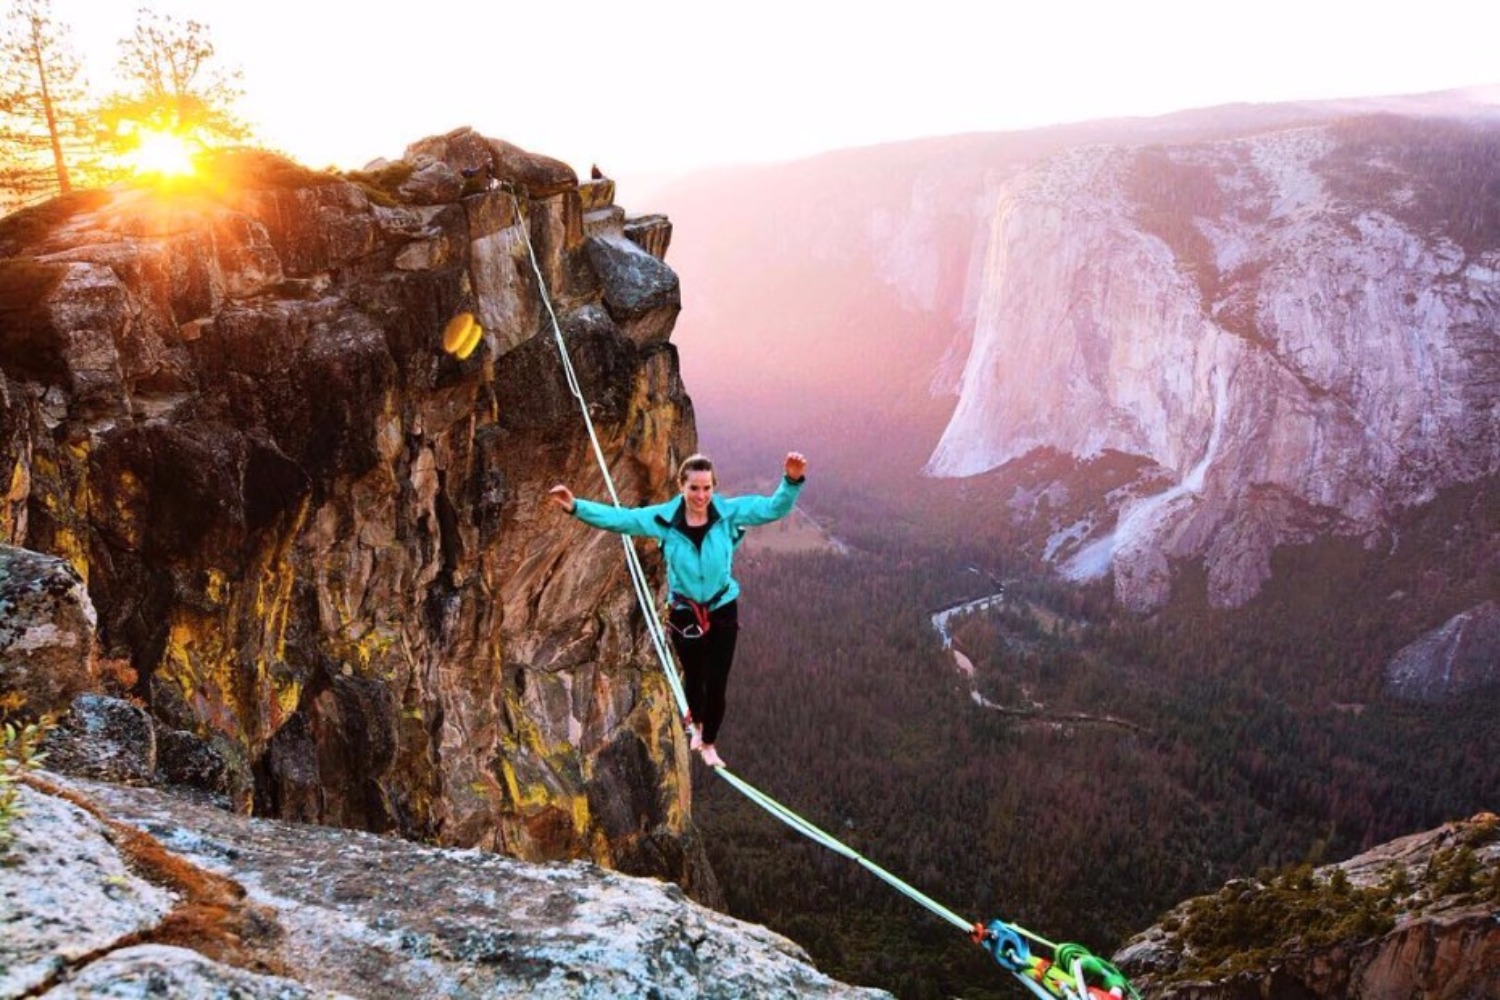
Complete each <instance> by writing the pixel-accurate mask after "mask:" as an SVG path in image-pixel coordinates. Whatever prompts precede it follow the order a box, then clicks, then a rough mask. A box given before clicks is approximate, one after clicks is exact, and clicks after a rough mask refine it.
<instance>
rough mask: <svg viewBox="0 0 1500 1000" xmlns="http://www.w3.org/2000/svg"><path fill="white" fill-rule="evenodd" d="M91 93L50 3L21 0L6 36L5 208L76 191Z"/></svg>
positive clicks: (0, 160)
mask: <svg viewBox="0 0 1500 1000" xmlns="http://www.w3.org/2000/svg"><path fill="white" fill-rule="evenodd" d="M84 108H85V91H84V88H83V86H82V83H81V81H80V67H79V63H78V59H77V57H76V56H75V55H74V54H73V51H72V49H71V48H70V47H69V43H68V29H67V26H66V25H63V24H60V23H58V22H57V21H54V20H53V18H52V4H51V0H17V2H16V3H15V5H14V6H13V7H11V10H10V12H9V14H8V15H7V18H6V23H5V29H4V35H3V36H0V203H3V204H6V205H7V206H8V207H12V208H13V207H16V206H18V205H21V204H25V203H26V202H28V201H34V200H37V199H38V198H41V197H45V196H47V195H51V194H66V193H67V192H68V191H70V190H71V189H72V187H73V176H72V172H71V171H70V170H69V159H70V158H76V157H77V156H79V155H81V143H82V142H83V141H84V139H85V137H86V135H87V129H86V127H85V121H86V117H85V111H84Z"/></svg>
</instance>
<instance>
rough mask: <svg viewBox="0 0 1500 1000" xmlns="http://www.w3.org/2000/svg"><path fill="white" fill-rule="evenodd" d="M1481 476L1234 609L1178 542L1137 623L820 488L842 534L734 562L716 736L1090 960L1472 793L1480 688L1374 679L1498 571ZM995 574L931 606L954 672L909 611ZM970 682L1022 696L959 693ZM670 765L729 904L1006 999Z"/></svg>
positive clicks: (1304, 556)
mask: <svg viewBox="0 0 1500 1000" xmlns="http://www.w3.org/2000/svg"><path fill="white" fill-rule="evenodd" d="M809 492H810V493H811V491H809ZM1495 496H1496V493H1495V491H1494V484H1493V483H1488V484H1480V485H1477V486H1475V487H1472V488H1467V489H1465V490H1462V491H1457V492H1455V493H1453V494H1450V495H1447V496H1445V497H1444V498H1441V499H1440V501H1439V502H1438V503H1436V504H1434V505H1432V506H1431V507H1430V508H1428V509H1426V510H1425V511H1424V512H1422V513H1421V514H1420V515H1414V516H1413V517H1412V518H1411V519H1410V520H1409V523H1407V524H1404V525H1403V526H1402V530H1403V531H1404V532H1405V533H1406V534H1405V536H1404V537H1405V538H1406V540H1407V542H1406V544H1404V545H1403V546H1402V548H1401V549H1400V550H1399V551H1398V552H1397V553H1396V554H1395V555H1391V554H1389V553H1372V552H1370V551H1367V550H1365V549H1364V548H1362V547H1360V546H1359V545H1356V544H1353V543H1346V542H1340V541H1336V540H1335V541H1327V542H1322V543H1317V544H1315V545H1311V546H1307V547H1305V548H1303V549H1299V550H1296V551H1292V552H1284V553H1281V554H1280V555H1278V559H1277V564H1276V567H1275V570H1276V576H1275V578H1274V579H1273V581H1272V584H1271V585H1270V586H1268V588H1267V589H1266V591H1265V592H1264V593H1263V594H1262V595H1261V597H1260V598H1259V599H1257V601H1256V602H1254V603H1253V604H1252V605H1251V606H1249V607H1246V608H1244V609H1239V610H1236V611H1222V610H1216V609H1211V608H1208V607H1207V606H1205V605H1203V604H1202V603H1201V601H1199V602H1195V601H1194V600H1193V598H1192V596H1191V595H1192V594H1193V593H1194V592H1197V593H1201V592H1202V586H1201V580H1198V581H1195V580H1194V579H1193V572H1192V568H1191V567H1186V568H1185V572H1186V577H1185V579H1184V582H1183V584H1182V586H1181V587H1180V590H1181V592H1182V594H1183V595H1184V596H1183V597H1182V598H1180V599H1179V600H1177V601H1175V602H1174V604H1173V606H1172V608H1171V609H1169V610H1168V611H1166V612H1163V613H1160V614H1158V615H1156V616H1154V617H1152V618H1150V619H1140V618H1136V617H1133V616H1129V615H1125V614H1123V613H1121V612H1119V611H1117V610H1116V609H1115V608H1114V607H1113V606H1112V602H1111V600H1110V596H1109V591H1108V589H1107V588H1104V587H1099V586H1096V587H1092V588H1085V589H1079V588H1077V587H1074V586H1071V585H1064V584H1062V583H1060V582H1057V581H1055V580H1051V579H1049V578H1048V577H1047V576H1046V575H1045V574H1043V573H1041V572H1039V571H1038V570H1037V568H1036V567H1033V566H1030V565H1028V564H1027V563H1026V562H1025V561H1024V560H1022V559H1020V558H1019V557H1007V556H1005V555H1003V553H1004V552H1005V551H1006V550H1005V549H1004V547H1003V545H1000V544H998V543H997V541H996V539H995V538H993V537H985V536H984V535H983V533H981V532H976V531H968V532H964V533H962V535H961V537H962V540H960V541H954V540H952V539H953V537H954V536H955V535H957V534H959V533H950V532H944V531H941V530H928V527H925V526H918V525H915V523H914V522H913V521H911V520H910V519H908V518H906V517H905V516H903V515H902V514H901V513H900V512H898V511H894V510H891V509H876V508H875V507H874V506H872V504H871V503H870V502H869V501H868V500H867V499H865V498H853V497H852V495H850V494H846V493H841V492H840V491H839V489H837V488H834V487H832V486H831V484H829V488H826V489H825V490H824V491H823V492H822V495H819V494H812V497H813V498H815V500H814V502H822V503H824V504H825V505H826V506H824V507H819V508H816V513H817V514H818V516H819V519H820V520H821V521H823V522H824V523H825V524H829V525H831V526H832V528H833V530H834V531H835V533H836V534H838V535H839V537H840V538H841V539H842V540H843V541H844V542H846V543H847V544H848V546H849V548H848V550H847V551H846V552H844V553H842V554H837V553H833V552H808V553H796V554H785V553H782V552H777V551H773V550H772V548H771V547H760V548H757V547H756V546H755V545H754V544H753V536H752V542H751V543H750V544H748V545H747V548H746V550H745V551H744V552H743V554H742V555H741V557H740V559H739V560H738V562H737V575H738V576H739V578H740V580H741V583H742V584H743V587H744V595H745V596H744V598H743V600H742V601H741V605H742V608H741V624H742V630H741V636H740V654H739V657H738V659H737V661H736V665H735V668H734V670H735V672H734V677H733V679H732V682H731V686H730V700H729V716H728V719H727V722H726V724H725V727H724V730H723V733H722V734H721V737H720V740H719V748H720V750H721V751H722V753H723V754H724V756H725V758H726V759H727V760H728V762H729V765H730V767H731V768H733V769H734V771H735V773H736V774H738V775H740V776H741V777H743V778H744V779H746V780H748V781H750V782H751V783H752V784H755V785H756V786H758V787H759V788H761V789H762V790H763V791H765V792H766V793H767V794H769V795H771V796H772V797H774V798H776V799H778V800H780V801H781V802H783V803H784V804H786V805H787V806H789V807H790V808H792V809H794V810H796V811H798V812H800V813H801V814H802V815H804V816H806V817H807V818H808V819H809V820H811V821H812V822H814V823H816V824H817V825H818V826H820V827H822V828H823V829H825V830H827V831H828V832H830V833H832V834H834V835H835V836H838V837H840V838H841V839H843V840H844V841H845V842H846V843H848V844H849V845H850V846H852V847H853V848H854V849H855V850H857V851H859V852H860V853H862V854H863V855H864V856H866V857H867V858H869V859H870V860H871V861H873V862H874V863H876V864H878V865H880V866H882V867H884V868H886V869H888V870H889V871H891V872H892V873H894V874H896V875H897V876H899V877H901V878H902V879H904V880H906V881H907V882H909V883H911V884H912V885H914V886H915V887H916V888H918V889H919V890H921V891H923V892H925V893H927V894H928V895H930V896H932V897H933V898H934V899H936V900H937V901H939V902H940V903H942V904H943V905H945V906H947V907H948V908H950V909H952V910H954V911H956V912H957V913H959V914H961V915H963V916H964V917H966V918H972V919H975V920H981V921H988V920H990V919H993V918H996V917H999V918H1002V919H1005V920H1007V921H1010V922H1014V923H1017V924H1020V925H1021V926H1022V927H1024V928H1026V929H1028V930H1030V931H1032V932H1034V933H1035V934H1037V935H1040V936H1041V937H1043V938H1045V939H1048V940H1050V941H1053V942H1058V943H1060V942H1063V941H1078V942H1080V943H1082V944H1084V945H1086V946H1087V947H1089V948H1090V949H1092V950H1094V951H1095V952H1096V953H1099V954H1102V955H1106V956H1107V955H1108V954H1110V953H1111V952H1112V951H1113V950H1114V949H1115V948H1116V947H1118V946H1119V945H1120V944H1121V943H1123V941H1124V940H1125V939H1126V938H1127V937H1129V936H1130V935H1131V934H1133V933H1135V932H1136V931H1139V930H1142V929H1144V928H1146V927H1147V926H1149V925H1150V924H1151V923H1152V922H1153V921H1154V920H1155V918H1156V917H1157V915H1158V914H1160V913H1161V912H1162V911H1164V910H1165V909H1166V908H1168V907H1169V906H1171V905H1172V904H1174V903H1176V902H1178V901H1180V900H1182V899H1184V898H1185V897H1188V896H1191V895H1195V894H1199V893H1204V892H1208V891H1212V890H1215V889H1217V888H1218V887H1219V886H1220V885H1221V884H1222V883H1223V882H1224V881H1225V880H1226V879H1228V878H1231V877H1236V876H1243V875H1255V874H1258V873H1259V874H1269V873H1271V872H1273V871H1279V870H1283V869H1286V868H1287V867H1289V866H1292V865H1296V864H1299V863H1302V862H1308V861H1311V862H1314V863H1319V862H1324V861H1332V860H1338V859H1340V858H1343V857H1347V856H1350V855H1352V854H1354V853H1357V852H1358V851H1359V850H1361V849H1363V848H1366V847H1369V846H1372V845H1374V844H1376V843H1380V842H1382V841H1385V840H1389V839H1392V838H1394V837H1397V836H1401V835H1404V834H1408V833H1412V832H1416V831H1418V830H1425V829H1428V828H1430V827H1432V826H1435V825H1437V824H1439V823H1442V822H1444V821H1446V820H1449V819H1454V818H1459V817H1467V816H1469V815H1471V814H1473V813H1474V812H1477V811H1479V810H1481V809H1486V808H1487V809H1493V808H1495V805H1496V802H1497V801H1500V756H1497V755H1495V754H1494V753H1493V747H1494V745H1495V740H1496V735H1497V728H1500V725H1497V722H1496V721H1495V720H1496V718H1497V715H1496V713H1497V709H1500V697H1497V696H1496V695H1495V694H1493V693H1492V694H1489V695H1486V696H1482V697H1473V698H1469V699H1467V700H1465V701H1463V702H1462V703H1455V704H1448V705H1430V706H1422V705H1412V704H1405V703H1400V702H1395V701H1392V700H1390V699H1388V698H1387V697H1385V696H1384V695H1383V693H1382V681H1381V678H1382V670H1383V666H1384V664H1385V663H1386V662H1387V660H1388V659H1389V657H1390V655H1391V654H1392V653H1393V652H1394V651H1395V650H1396V649H1397V648H1399V647H1400V646H1401V645H1403V644H1404V643H1405V642H1408V641H1410V639H1411V638H1412V633H1411V628H1412V623H1413V622H1415V621H1423V620H1430V624H1429V625H1428V626H1427V627H1431V625H1435V624H1438V623H1440V622H1441V621H1442V620H1443V618H1444V616H1445V615H1446V614H1451V613H1453V609H1457V608H1460V607H1463V606H1466V605H1465V602H1468V603H1473V602H1475V601H1476V600H1480V599H1484V597H1485V595H1489V596H1490V597H1493V596H1494V595H1495V594H1497V593H1500V565H1497V562H1496V558H1497V557H1496V545H1495V543H1494V540H1495V539H1496V538H1500V513H1497V509H1500V505H1497V504H1496V503H1495V502H1494V501H1495ZM855 499H858V502H852V501H853V500H855ZM1455 525H1457V527H1455ZM757 530H759V531H771V530H775V529H774V527H772V528H763V529H757ZM1439 563H1440V564H1441V565H1442V568H1443V571H1442V573H1441V575H1440V576H1439V575H1438V574H1436V573H1435V572H1434V571H1433V566H1435V565H1437V564H1439ZM997 581H1003V584H1004V592H1005V594H1006V598H1005V600H1004V602H1003V603H1002V604H1001V605H1000V606H998V607H997V608H995V609H993V610H990V611H986V612H982V613H976V614H972V615H969V616H966V617H964V618H961V619H960V620H958V621H957V622H956V623H955V625H954V638H955V644H956V646H957V647H958V648H959V649H961V650H963V651H964V653H965V654H966V655H967V656H968V657H969V658H970V660H971V661H972V662H973V664H974V666H975V676H974V679H973V681H970V680H969V679H968V678H966V677H965V676H964V675H962V674H961V673H960V672H959V671H958V670H957V669H956V668H955V663H954V659H953V657H952V656H951V654H950V653H948V652H947V651H945V650H944V649H943V648H942V646H941V642H940V640H939V638H938V636H937V634H936V633H935V631H934V629H933V627H932V624H931V619H930V615H931V612H932V611H934V610H935V609H938V608H942V607H946V606H949V605H951V604H954V603H957V602H959V601H963V600H966V599H970V598H974V597H978V596H982V595H983V594H986V593H989V592H991V591H993V590H995V589H997V588H996V582H997ZM1195 583H1196V585H1195ZM971 683H972V684H974V685H976V686H977V687H976V690H977V692H978V693H979V694H981V695H983V697H984V698H985V699H987V700H988V701H989V702H991V703H992V704H996V705H1001V706H1008V707H1012V708H1014V709H1018V710H1022V712H1023V713H1030V714H1010V713H1009V712H1007V713H1001V712H998V711H994V710H992V709H988V708H985V707H982V706H981V705H979V704H977V703H976V701H975V700H974V699H973V697H972V696H971V690H970V685H971ZM1078 715H1098V716H1112V717H1115V718H1118V719H1122V720H1127V721H1128V722H1130V723H1132V724H1133V725H1134V727H1135V728H1127V727H1122V726H1118V725H1104V724H1097V725H1096V724H1090V723H1089V722H1087V721H1078V720H1077V719H1076V718H1074V717H1075V716H1078ZM1059 717H1068V718H1066V719H1060V718H1059ZM694 768H695V787H696V790H697V794H696V797H695V803H694V813H695V817H696V820H697V823H698V824H699V826H700V827H701V828H702V830H703V831H704V834H705V836H706V839H707V843H708V850H709V856H710V859H711V860H712V862H713V864H714V867H715V869H716V871H717V872H718V874H719V877H720V880H721V881H722V883H723V885H724V888H725V891H726V894H727V897H728V900H729V905H730V911H731V912H732V913H733V914H734V915H735V916H739V917H742V918H744V919H747V920H752V921H756V922H760V923H764V924H766V925H767V926H769V927H771V928H773V929H775V930H777V931H780V932H781V933H784V934H786V935H787V936H789V937H791V938H793V939H794V940H796V941H798V942H799V943H800V944H802V945H803V946H804V947H806V948H807V949H808V951H809V952H810V953H811V954H812V956H813V958H814V960H815V961H816V962H817V964H818V966H819V967H820V968H822V969H823V970H824V971H826V972H828V973H829V974H830V975H833V976H835V977H837V978H840V979H843V980H846V981H849V982H854V983H859V984H863V985H872V986H879V987H882V988H885V989H888V990H891V991H892V992H894V993H895V994H897V995H898V996H900V997H903V998H924V1000H925V998H937V997H949V996H957V995H961V996H964V997H967V998H971V1000H975V998H986V997H1018V996H1024V995H1025V993H1024V991H1023V990H1022V989H1021V988H1020V987H1019V986H1018V985H1016V984H1015V983H1014V982H1013V981H1012V980H1010V978H1009V977H1008V976H1007V975H1006V974H1005V973H1004V972H1003V971H1002V970H1001V969H1000V968H999V967H998V966H996V965H995V964H994V962H993V960H991V959H989V958H988V957H987V956H986V955H985V954H984V953H983V952H982V951H981V950H980V949H978V948H977V947H975V946H974V945H973V944H971V943H970V942H969V941H968V940H967V939H966V938H965V937H964V935H962V934H961V933H959V932H958V931H956V930H955V929H954V928H953V927H952V926H951V925H949V924H948V923H946V922H944V921H942V920H941V919H939V918H938V917H936V916H934V915H932V914H929V913H928V912H927V911H926V910H925V909H923V908H921V907H920V906H918V905H917V904H916V903H914V902H913V901H911V900H909V899H906V898H905V897H903V896H901V895H900V894H898V893H896V892H895V891H893V890H892V889H891V888H890V887H889V886H887V885H886V884H884V883H883V882H881V881H880V880H878V879H877V878H875V877H874V876H873V875H872V874H871V873H869V872H867V871H865V870H864V869H863V868H861V867H860V866H858V865H857V864H855V863H854V862H852V861H850V860H848V859H845V858H842V857H839V856H838V855H836V854H834V853H832V852H830V851H828V850H827V849H825V848H823V847H820V846H817V845H815V844H813V843H811V842H809V841H806V840H804V839H803V838H801V837H800V836H799V835H798V834H796V833H794V832H792V831H790V830H789V829H787V828H786V827H784V826H782V825H781V824H779V823H778V822H777V821H775V820H773V819H772V818H770V817H769V816H767V815H766V814H764V813H762V812H761V811H760V810H758V809H757V808H756V807H755V806H753V805H751V804H750V803H749V802H747V801H746V800H744V799H743V798H741V797H740V796H739V795H738V794H737V793H736V792H735V791H734V790H733V789H731V788H729V787H728V786H727V784H726V783H725V782H723V781H717V780H714V779H713V777H712V776H711V775H710V774H709V773H708V772H707V769H705V768H703V767H702V765H701V764H697V763H695V764H694Z"/></svg>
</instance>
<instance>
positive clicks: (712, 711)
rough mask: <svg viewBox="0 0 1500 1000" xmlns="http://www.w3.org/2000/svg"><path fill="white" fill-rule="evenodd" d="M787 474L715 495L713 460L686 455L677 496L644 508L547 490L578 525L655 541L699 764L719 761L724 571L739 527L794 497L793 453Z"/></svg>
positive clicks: (732, 605)
mask: <svg viewBox="0 0 1500 1000" xmlns="http://www.w3.org/2000/svg"><path fill="white" fill-rule="evenodd" d="M785 470H786V475H785V477H783V479H782V480H781V482H780V483H779V484H778V485H777V487H776V492H774V493H772V494H771V495H770V496H768V497H767V496H746V497H716V496H714V487H715V486H716V485H717V484H718V481H717V479H716V478H715V476H714V464H713V463H712V462H710V461H709V460H708V459H707V458H706V457H705V456H703V455H692V456H690V457H688V458H687V459H686V460H684V461H683V463H682V465H681V466H680V467H679V468H678V470H677V486H678V489H679V490H681V493H682V495H681V496H678V497H674V498H673V499H671V500H668V501H667V502H666V503H659V504H654V505H652V506H650V507H634V508H628V507H613V506H610V505H609V504H602V503H594V502H592V501H589V500H579V499H577V498H576V497H574V496H573V491H572V490H570V489H568V488H567V487H566V486H561V485H559V486H554V487H552V489H551V490H549V491H548V492H549V493H550V494H551V496H552V499H553V501H554V502H556V503H557V505H558V506H559V507H561V508H562V509H563V510H565V511H567V512H568V513H569V514H572V515H573V516H574V517H576V518H578V519H579V520H580V521H582V522H584V523H585V524H591V525H593V526H594V527H596V528H603V529H604V530H605V531H614V532H618V533H619V534H622V535H646V536H649V537H651V538H655V539H656V540H657V541H658V542H660V543H661V548H662V554H663V555H664V556H666V560H667V586H668V588H669V589H670V591H671V602H670V603H671V613H670V614H669V616H668V618H667V624H668V625H670V626H671V631H672V648H673V649H675V650H676V651H677V659H678V660H679V661H680V662H681V663H682V672H683V675H684V681H685V684H684V686H685V687H686V688H687V702H688V715H687V718H685V719H684V720H683V724H684V725H685V726H686V727H687V730H688V735H689V737H690V739H691V741H692V748H693V749H694V750H698V751H700V752H701V753H702V754H703V762H704V763H705V764H708V765H710V766H712V767H723V766H724V760H723V758H721V757H720V756H719V753H718V751H717V750H715V749H714V741H715V740H716V739H717V738H718V736H719V725H720V724H721V723H722V722H723V721H724V692H725V691H726V690H727V689H728V687H729V667H730V664H731V663H732V662H733V661H734V642H735V638H736V637H737V635H738V632H739V611H738V604H737V601H736V598H738V597H739V594H740V585H739V584H738V583H736V582H735V579H734V577H733V576H732V575H731V571H732V570H733V568H734V549H735V546H737V545H739V543H740V539H741V538H742V537H743V536H744V534H745V529H746V528H748V527H752V526H754V525H757V524H769V523H770V522H772V521H775V520H779V519H780V518H783V517H786V516H787V515H788V514H790V513H791V512H792V507H793V505H795V504H796V502H797V494H798V493H799V492H801V490H802V483H803V481H804V477H805V475H806V473H807V459H806V458H804V457H803V456H802V454H801V453H799V452H795V451H794V452H789V453H788V454H787V456H786V466H785Z"/></svg>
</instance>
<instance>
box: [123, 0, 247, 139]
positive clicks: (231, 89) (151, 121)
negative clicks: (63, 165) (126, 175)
mask: <svg viewBox="0 0 1500 1000" xmlns="http://www.w3.org/2000/svg"><path fill="white" fill-rule="evenodd" d="M214 57H215V50H214V44H213V41H212V39H211V38H210V37H209V31H208V28H207V27H206V26H205V25H204V24H202V23H201V22H198V21H193V20H188V21H185V22H184V21H178V20H176V19H175V18H173V17H171V16H170V15H163V14H156V13H154V12H152V11H150V10H147V9H146V8H141V9H140V10H139V11H137V21H136V26H135V33H134V34H133V35H131V36H130V37H128V38H122V39H121V40H120V60H119V65H118V72H119V75H120V77H121V79H123V80H125V81H127V82H126V90H125V91H123V92H121V93H118V94H116V95H114V96H113V97H111V98H110V99H109V100H108V101H107V102H106V103H105V106H104V108H103V110H102V112H101V118H102V120H103V121H104V123H105V124H106V125H107V126H108V127H109V129H110V133H111V136H112V139H113V141H114V142H115V143H116V144H117V145H119V146H120V147H122V149H128V148H129V147H130V146H131V145H132V144H133V143H134V142H135V141H136V138H135V136H136V133H137V132H138V131H139V130H141V129H146V130H150V131H153V132H161V133H168V134H171V135H173V136H176V137H178V138H181V139H187V140H191V141H194V142H197V143H200V144H205V145H219V144H223V143H225V142H233V141H239V140H242V139H245V138H247V137H248V136H249V134H250V129H249V127H248V126H247V125H246V124H245V123H244V122H243V121H242V120H240V118H239V117H238V116H237V115H236V114H235V111H234V106H235V104H236V103H237V102H238V101H239V99H240V97H241V96H243V91H241V90H240V87H239V80H240V72H239V70H237V69H228V70H227V69H224V68H222V67H220V66H218V65H217V64H216V63H215V61H214Z"/></svg>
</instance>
